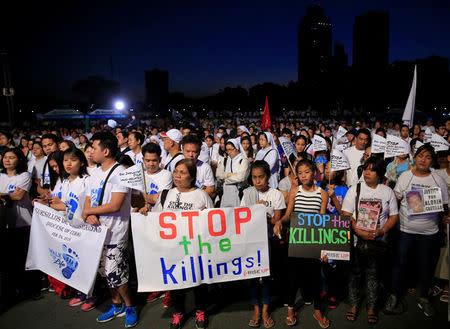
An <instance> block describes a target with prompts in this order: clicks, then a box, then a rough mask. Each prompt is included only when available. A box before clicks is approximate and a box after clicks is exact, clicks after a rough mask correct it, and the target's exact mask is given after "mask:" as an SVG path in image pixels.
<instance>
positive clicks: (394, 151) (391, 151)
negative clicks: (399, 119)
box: [384, 135, 411, 158]
mask: <svg viewBox="0 0 450 329" xmlns="http://www.w3.org/2000/svg"><path fill="white" fill-rule="evenodd" d="M410 151H411V147H410V146H409V144H408V143H407V142H406V141H404V140H403V139H401V138H399V137H396V136H394V135H387V138H386V151H385V152H384V157H385V158H390V157H395V156H399V155H405V154H409V152H410Z"/></svg>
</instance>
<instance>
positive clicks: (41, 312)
mask: <svg viewBox="0 0 450 329" xmlns="http://www.w3.org/2000/svg"><path fill="white" fill-rule="evenodd" d="M247 296H248V292H247V289H246V287H245V286H244V285H237V286H236V285H233V286H229V285H227V286H224V287H222V289H221V290H216V291H215V292H214V293H212V295H211V298H212V300H215V301H220V303H219V304H214V305H212V306H211V308H210V310H209V313H210V325H209V328H213V329H234V328H249V327H248V326H247V323H248V320H249V319H250V317H251V315H252V311H251V306H250V303H249V300H248V298H247ZM144 297H145V296H143V295H142V296H140V300H139V301H140V305H141V306H140V307H139V313H140V318H139V323H138V325H137V328H149V329H151V328H169V321H170V317H171V309H170V308H169V309H165V308H163V307H162V305H161V304H162V299H159V300H157V301H155V302H153V303H149V304H143V300H144V299H143V298H144ZM405 301H406V305H407V307H408V310H407V311H406V312H405V313H404V314H402V315H389V316H387V315H384V314H383V313H381V312H380V319H379V322H378V324H376V325H368V324H367V320H366V314H365V309H363V310H362V312H361V314H359V316H358V319H357V321H356V322H355V323H350V322H348V321H347V320H345V318H344V313H345V311H346V310H347V307H348V305H347V304H346V303H345V302H343V303H341V304H340V305H339V307H338V308H337V309H335V310H333V311H329V312H328V313H327V316H328V317H329V319H330V320H331V326H330V328H355V329H356V328H358V329H359V328H383V329H390V328H392V329H403V328H405V329H412V328H421V329H427V328H430V329H431V328H432V329H440V328H442V329H444V328H449V323H448V322H447V304H446V303H442V302H440V301H439V299H437V298H435V299H434V300H433V301H432V302H433V305H434V307H435V309H436V311H437V312H436V316H434V317H433V318H431V319H430V318H426V317H425V316H424V315H423V313H422V312H421V311H420V310H419V309H418V307H417V303H416V296H415V295H414V294H412V295H408V296H407V297H406V300H405ZM67 302H68V301H66V300H61V299H60V298H59V296H57V295H56V294H54V293H48V292H47V293H45V294H44V298H43V299H41V300H38V301H33V300H26V301H23V302H21V303H19V304H17V305H15V306H14V307H12V308H11V309H9V310H8V311H6V312H5V313H3V314H2V315H0V328H1V329H10V328H11V329H17V328H27V329H28V328H33V329H40V328H45V329H53V328H55V329H63V328H64V329H72V328H93V329H97V328H98V329H109V328H111V329H112V328H123V326H124V321H125V320H124V319H125V318H118V319H114V320H112V321H111V322H108V323H105V324H99V323H96V321H95V318H96V317H97V316H98V315H99V314H100V313H101V312H102V311H104V310H106V309H107V307H108V305H109V301H105V302H103V303H102V304H100V305H99V306H98V308H97V309H94V310H92V311H90V312H87V313H85V312H82V311H81V310H80V308H79V307H69V306H68V305H67ZM192 304H193V303H192V296H191V295H188V298H187V305H188V311H189V309H190V308H189V305H192ZM299 305H301V302H299ZM298 312H299V321H298V323H297V326H296V327H297V328H316V329H320V327H319V325H318V324H317V322H316V321H315V320H314V319H313V317H312V312H313V307H312V306H301V307H300V308H299V310H298ZM285 314H286V308H285V307H281V306H280V307H276V308H275V309H274V310H273V312H272V317H273V319H274V320H275V328H288V327H287V326H286V325H285V323H284V317H285ZM183 328H195V325H194V321H193V320H192V317H191V318H189V320H188V321H187V323H185V325H184V327H183ZM261 328H263V327H261Z"/></svg>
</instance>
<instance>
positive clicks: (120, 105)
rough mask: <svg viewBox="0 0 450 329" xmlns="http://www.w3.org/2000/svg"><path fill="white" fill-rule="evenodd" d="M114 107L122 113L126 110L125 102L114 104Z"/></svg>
mask: <svg viewBox="0 0 450 329" xmlns="http://www.w3.org/2000/svg"><path fill="white" fill-rule="evenodd" d="M114 106H115V108H116V110H119V111H121V110H123V109H124V108H125V103H124V102H123V101H117V102H116V103H114Z"/></svg>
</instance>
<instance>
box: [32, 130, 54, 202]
mask: <svg viewBox="0 0 450 329" xmlns="http://www.w3.org/2000/svg"><path fill="white" fill-rule="evenodd" d="M58 142H59V139H58V137H57V136H56V135H53V134H45V135H42V149H43V150H44V153H45V161H44V160H42V159H41V161H40V162H39V164H37V165H36V166H35V167H34V169H35V172H34V173H33V178H34V179H35V182H36V185H37V192H38V193H39V195H40V196H41V197H43V198H50V197H51V194H50V169H49V164H48V156H49V155H50V154H52V153H53V152H55V151H58ZM43 159H44V158H43ZM41 165H42V166H41Z"/></svg>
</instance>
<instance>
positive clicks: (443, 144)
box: [430, 134, 450, 152]
mask: <svg viewBox="0 0 450 329" xmlns="http://www.w3.org/2000/svg"><path fill="white" fill-rule="evenodd" d="M430 144H431V146H433V148H434V151H435V152H439V151H447V150H448V148H449V146H450V144H449V143H448V142H447V141H446V140H445V138H444V137H442V136H440V135H438V134H433V135H432V136H431V142H430Z"/></svg>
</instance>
